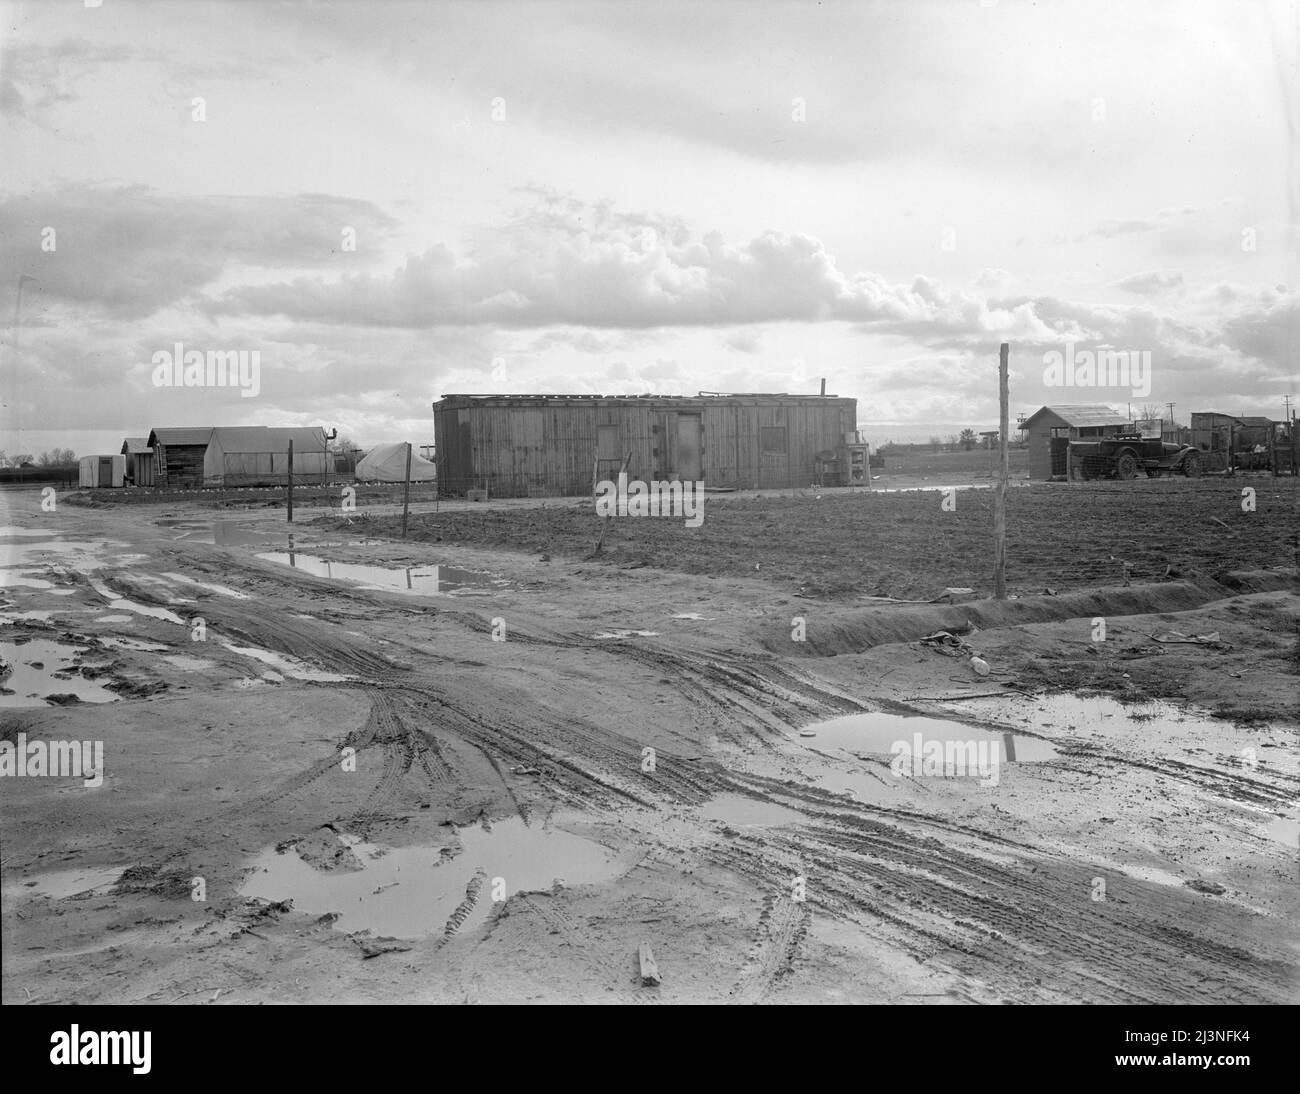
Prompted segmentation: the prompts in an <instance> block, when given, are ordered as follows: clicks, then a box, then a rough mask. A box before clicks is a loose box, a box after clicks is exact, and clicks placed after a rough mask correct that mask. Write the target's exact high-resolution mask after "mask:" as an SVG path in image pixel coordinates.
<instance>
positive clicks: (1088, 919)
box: [0, 492, 1300, 1004]
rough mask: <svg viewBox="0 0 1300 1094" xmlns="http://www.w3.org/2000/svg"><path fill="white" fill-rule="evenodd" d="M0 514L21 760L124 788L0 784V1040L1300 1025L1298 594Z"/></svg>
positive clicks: (1, 640)
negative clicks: (647, 561)
mask: <svg viewBox="0 0 1300 1094" xmlns="http://www.w3.org/2000/svg"><path fill="white" fill-rule="evenodd" d="M1027 496H1028V495H1026V497H1027ZM0 505H3V506H4V509H5V512H4V513H2V514H0V523H3V524H4V525H5V526H6V527H5V528H4V529H3V530H2V531H0V551H3V552H4V554H5V558H4V559H2V560H0V563H2V564H3V567H4V568H3V570H0V574H3V578H2V579H0V580H2V581H3V586H2V587H0V656H2V657H3V658H4V660H5V662H6V665H7V666H8V667H10V668H12V670H13V671H12V673H11V674H10V675H9V677H8V678H7V679H5V680H0V684H3V685H4V687H5V689H6V691H7V692H9V694H3V695H0V727H2V729H3V737H4V740H5V741H7V742H13V746H14V747H15V748H16V746H17V744H18V742H19V741H20V738H21V740H22V741H23V742H25V744H26V746H27V747H28V748H29V749H30V748H31V746H32V744H33V742H42V741H44V742H49V741H69V742H73V741H75V742H102V747H103V757H104V759H103V770H102V780H101V781H99V783H98V785H93V786H87V785H84V783H85V782H86V781H87V780H84V779H83V778H77V777H70V776H65V777H51V776H45V777H37V776H34V775H32V774H30V773H28V774H27V775H26V776H18V775H15V776H14V777H4V778H0V819H2V821H3V832H4V847H3V865H2V871H0V883H2V885H3V930H4V985H3V996H4V1001H5V1002H6V1003H25V1002H31V1003H48V1002H74V1001H77V1002H142V1001H149V1002H176V1003H204V1004H207V1003H255V1002H263V1001H266V1002H291V1001H412V1002H415V1001H428V1002H511V1001H525V1002H527V1001H533V1002H559V1001H576V1002H611V1003H648V1002H691V1001H708V1002H736V1003H772V1002H896V1003H917V1004H930V1003H952V1004H971V1003H977V1004H982V1003H996V1002H1008V1001H1009V1002H1089V1003H1111V1002H1171V1003H1201V1002H1231V1003H1238V1002H1240V1003H1248V1002H1249V1003H1255V1002H1259V1003H1277V1002H1296V1001H1300V948H1298V947H1300V917H1297V911H1298V910H1300V899H1298V898H1297V892H1298V889H1297V825H1298V822H1300V811H1298V810H1297V802H1298V801H1300V762H1298V760H1297V755H1298V753H1297V747H1296V746H1297V713H1298V712H1297V709H1296V688H1297V683H1298V682H1300V676H1297V662H1296V650H1295V635H1296V633H1297V631H1296V628H1297V625H1298V624H1300V583H1298V582H1297V578H1296V574H1295V571H1294V569H1291V570H1289V571H1288V570H1286V569H1283V568H1281V567H1275V568H1273V569H1272V570H1268V571H1262V570H1252V571H1251V572H1242V573H1240V574H1237V575H1236V576H1233V577H1231V578H1230V579H1229V578H1227V577H1225V576H1224V575H1220V577H1219V578H1217V579H1211V578H1210V577H1208V576H1205V575H1197V576H1193V577H1189V578H1187V579H1186V580H1172V579H1171V580H1166V581H1164V582H1162V583H1159V584H1142V583H1140V582H1135V583H1134V584H1132V585H1130V586H1128V587H1116V588H1111V589H1096V588H1090V589H1088V590H1079V591H1076V592H1065V593H1062V595H1059V596H1053V597H1046V596H1044V597H1025V598H1023V599H1021V600H1018V601H1015V602H1009V603H1002V604H994V603H991V602H986V601H972V602H970V603H966V604H934V605H889V604H882V603H878V602H871V601H867V600H864V599H860V598H853V597H844V598H840V599H834V600H813V599H806V598H801V597H798V596H794V595H791V594H788V593H785V592H783V591H781V590H779V589H776V590H774V588H773V586H772V585H771V584H769V583H766V582H763V581H760V580H758V579H756V578H749V577H742V576H735V575H727V576H710V575H707V574H684V573H677V572H672V571H671V570H667V569H657V568H654V567H650V566H645V565H636V566H634V567H630V568H628V567H621V566H618V565H614V564H609V563H608V562H605V561H601V560H592V561H583V560H581V559H580V558H574V557H567V556H563V555H557V556H556V557H554V558H552V557H550V556H549V555H542V554H537V553H533V554H523V553H515V552H507V551H503V550H499V549H494V548H492V547H490V546H487V545H477V544H474V545H465V544H458V545H450V544H445V543H437V542H408V543H402V542H400V541H392V540H387V539H373V540H372V539H367V538H364V537H359V536H358V535H357V534H356V533H355V531H347V532H344V531H342V530H340V529H338V528H337V527H334V526H332V525H331V523H330V522H329V521H323V522H318V523H300V524H298V525H295V526H294V533H293V539H292V542H290V540H289V538H288V533H287V531H286V525H285V523H284V514H283V512H282V511H279V512H277V511H272V510H257V511H249V512H227V513H221V514H217V515H214V514H213V512H212V511H211V510H205V509H202V508H199V507H198V506H187V505H179V504H173V505H166V506H161V507H149V506H137V507H131V508H126V509H113V508H96V509H83V508H77V507H75V506H72V505H67V504H64V503H63V502H62V501H61V502H60V504H59V507H58V510H57V512H55V513H43V512H41V511H40V507H39V495H38V494H36V493H34V492H8V493H5V494H3V496H0ZM316 515H319V514H316ZM312 517H313V514H311V513H304V514H300V518H299V519H300V521H304V522H306V521H310V520H311V519H312ZM773 519H778V518H776V517H774V518H773ZM291 552H292V559H291V558H290V557H289V556H290V553H291ZM259 556H266V557H259ZM291 562H292V565H291V564H290V563H291ZM1117 584H1118V583H1117ZM795 617H800V618H802V619H803V620H804V628H805V632H806V633H805V634H804V635H803V638H804V640H803V641H797V640H794V639H793V637H792V636H793V635H794V633H795V632H796V630H797V629H798V628H797V625H796V624H794V623H793V622H792V621H793V620H794V619H795ZM1099 617H1100V618H1103V619H1104V620H1105V622H1106V634H1105V637H1104V640H1100V641H1098V640H1096V639H1095V620H1096V619H1097V618H1099ZM970 624H974V628H973V629H968V627H969V625H970ZM940 629H945V630H949V631H953V632H956V631H961V632H962V633H961V634H960V636H958V638H957V639H955V640H957V641H961V642H964V643H965V647H966V648H965V649H957V648H955V647H947V648H945V646H944V645H943V644H942V643H939V642H922V641H921V639H922V638H923V637H924V636H926V635H929V634H932V633H933V632H935V631H937V630H940ZM1211 635H1212V636H1213V637H1212V638H1210V637H1208V636H1211ZM1178 636H1181V637H1178ZM972 650H974V651H977V652H979V653H980V654H981V656H983V657H984V658H985V660H987V661H988V663H989V664H990V665H992V666H993V673H992V674H991V675H990V676H988V677H979V676H976V675H975V674H974V672H973V671H972V670H971V668H970V667H969V665H968V663H967V656H968V655H969V653H970V652H971V651H972ZM32 651H39V656H33V654H32ZM953 653H957V654H959V655H958V656H953V655H952V654H953ZM1084 683H1091V684H1094V685H1096V686H1099V687H1102V688H1103V689H1104V690H1105V691H1107V692H1109V693H1110V694H1111V697H1107V696H1106V695H1101V696H1095V697H1089V698H1081V697H1078V696H1074V695H1071V694H1068V693H1067V694H1055V695H1051V694H1048V692H1049V690H1055V691H1058V692H1059V690H1060V689H1061V688H1062V687H1065V686H1077V685H1080V684H1084ZM1008 685H1017V686H1018V689H1019V690H1014V689H1012V688H1011V687H1009V686H1008ZM990 692H995V693H1002V692H1005V693H1007V694H1005V695H999V696H997V697H994V698H989V697H980V696H983V695H984V694H985V693H990ZM1153 695H1155V696H1172V697H1176V698H1177V699H1179V700H1180V702H1178V703H1169V702H1162V701H1158V700H1153V699H1151V698H1150V697H1151V696H1153ZM50 696H54V697H55V698H54V700H53V701H51V700H50V699H49V697H50ZM1116 698H1129V699H1139V700H1141V701H1140V702H1137V703H1130V704H1123V703H1120V702H1117V701H1116ZM1182 701H1185V702H1182ZM1213 711H1219V712H1220V713H1227V714H1228V715H1230V716H1229V717H1227V718H1213V717H1210V716H1209V715H1210V713H1211V712H1213ZM1234 713H1235V716H1232V715H1234ZM846 718H852V719H853V720H852V721H844V720H843V719H846ZM915 734H920V735H921V737H920V738H916V737H915ZM933 740H953V741H958V742H969V743H971V744H987V745H989V746H990V753H989V754H990V755H992V756H993V757H994V759H995V760H996V759H997V758H998V757H999V756H1000V757H1001V762H1000V763H998V764H997V766H996V767H995V768H994V769H992V773H991V775H990V769H987V768H983V769H981V775H980V777H975V776H973V775H972V774H970V773H966V774H963V775H953V774H952V773H951V772H950V771H939V772H937V773H936V772H933V771H930V770H926V769H925V768H924V766H923V765H920V764H918V765H917V766H915V767H911V766H908V767H904V768H901V769H900V764H899V762H898V760H899V757H898V753H897V750H896V749H894V748H893V746H894V744H895V743H896V742H899V741H904V742H912V741H917V743H918V751H920V747H919V746H920V745H921V744H922V743H927V744H928V742H930V741H933ZM999 749H1000V751H999ZM1013 751H1014V754H1015V757H1016V758H1015V760H1014V761H1011V760H1010V756H1011V753H1012V752H1013ZM982 754H983V753H981V755H982ZM891 764H892V766H891ZM643 940H644V941H648V942H649V943H650V945H651V947H652V948H653V952H654V956H655V959H656V961H657V963H658V967H659V972H660V974H661V976H662V984H661V985H659V986H657V987H651V986H644V985H643V984H642V983H641V979H640V975H639V966H638V960H637V952H638V944H639V943H640V942H641V941H643Z"/></svg>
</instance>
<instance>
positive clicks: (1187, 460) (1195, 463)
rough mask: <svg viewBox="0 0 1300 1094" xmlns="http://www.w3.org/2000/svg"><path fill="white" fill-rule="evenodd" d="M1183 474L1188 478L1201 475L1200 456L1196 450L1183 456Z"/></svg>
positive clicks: (1195, 477)
mask: <svg viewBox="0 0 1300 1094" xmlns="http://www.w3.org/2000/svg"><path fill="white" fill-rule="evenodd" d="M1183 474H1184V475H1186V476H1187V477H1188V478H1189V479H1199V478H1200V477H1201V457H1200V455H1199V454H1198V453H1196V452H1189V453H1187V455H1186V456H1184V457H1183Z"/></svg>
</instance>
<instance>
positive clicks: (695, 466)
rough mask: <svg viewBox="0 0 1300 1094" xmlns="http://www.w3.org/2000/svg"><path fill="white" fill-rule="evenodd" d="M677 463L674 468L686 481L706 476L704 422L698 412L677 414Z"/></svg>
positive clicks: (698, 479) (697, 480)
mask: <svg viewBox="0 0 1300 1094" xmlns="http://www.w3.org/2000/svg"><path fill="white" fill-rule="evenodd" d="M676 464H677V466H676V467H675V468H674V470H675V471H676V472H677V474H678V475H680V476H681V477H682V479H683V480H684V481H686V482H699V481H700V480H701V479H703V478H704V424H703V419H702V418H701V417H700V415H698V414H678V415H677V460H676Z"/></svg>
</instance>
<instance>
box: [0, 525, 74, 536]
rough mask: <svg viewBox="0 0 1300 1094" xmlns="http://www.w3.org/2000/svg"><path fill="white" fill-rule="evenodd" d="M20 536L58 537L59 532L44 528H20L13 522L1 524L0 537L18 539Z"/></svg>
mask: <svg viewBox="0 0 1300 1094" xmlns="http://www.w3.org/2000/svg"><path fill="white" fill-rule="evenodd" d="M19 536H25V537H31V538H33V539H57V538H58V536H59V533H58V532H50V531H47V530H46V529H44V528H19V527H17V526H16V525H12V524H6V525H3V526H0V539H16V538H17V537H19Z"/></svg>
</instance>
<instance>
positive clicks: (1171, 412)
mask: <svg viewBox="0 0 1300 1094" xmlns="http://www.w3.org/2000/svg"><path fill="white" fill-rule="evenodd" d="M1177 405H1178V404H1177V403H1165V406H1167V407H1168V408H1169V428H1170V430H1173V429H1175V428H1177V427H1176V425H1175V423H1174V407H1175V406H1177Z"/></svg>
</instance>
